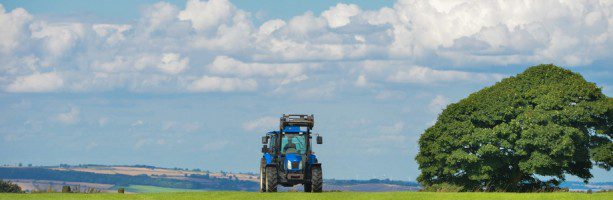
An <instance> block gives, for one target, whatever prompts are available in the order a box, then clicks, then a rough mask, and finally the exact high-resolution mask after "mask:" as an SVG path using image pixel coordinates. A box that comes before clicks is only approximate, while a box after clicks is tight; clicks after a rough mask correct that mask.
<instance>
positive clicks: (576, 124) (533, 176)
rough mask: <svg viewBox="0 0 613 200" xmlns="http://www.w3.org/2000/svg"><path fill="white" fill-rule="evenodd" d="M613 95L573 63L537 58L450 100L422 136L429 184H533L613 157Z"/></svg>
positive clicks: (612, 161) (528, 187)
mask: <svg viewBox="0 0 613 200" xmlns="http://www.w3.org/2000/svg"><path fill="white" fill-rule="evenodd" d="M612 120H613V99H612V98H609V97H607V96H606V95H604V94H603V93H602V91H601V89H600V88H598V87H597V86H596V85H595V84H594V83H590V82H587V81H586V80H585V79H583V77H582V76H581V75H579V74H577V73H573V72H571V71H570V70H566V69H563V68H560V67H557V66H554V65H551V64H550V65H538V66H533V67H530V68H528V69H526V70H525V71H524V72H522V73H520V74H518V75H516V76H514V77H509V78H506V79H503V80H502V81H500V82H498V83H496V84H495V85H493V86H491V87H487V88H484V89H482V90H480V91H478V92H475V93H473V94H471V95H470V96H468V97H467V98H465V99H462V100H460V101H459V102H457V103H454V104H450V105H449V106H447V108H445V109H444V110H443V112H442V113H441V114H440V115H439V116H438V119H437V122H436V123H435V124H434V125H433V126H432V127H430V128H428V129H427V130H426V131H425V132H424V133H423V134H422V135H421V137H420V139H419V153H418V154H417V156H416V160H417V162H418V164H419V169H420V170H421V174H420V176H419V177H418V178H417V181H419V182H420V183H421V184H422V185H424V186H432V185H435V184H443V183H445V184H454V185H459V186H462V187H463V188H464V190H466V191H532V190H535V189H537V188H542V187H544V186H552V185H553V186H557V185H558V184H559V182H561V181H564V180H565V175H568V174H571V175H575V176H577V177H580V178H582V179H583V180H584V181H585V182H587V181H588V180H589V179H590V178H592V174H591V173H590V169H591V168H592V166H593V165H597V166H599V167H602V168H605V169H607V170H610V168H611V165H613V142H612V138H613V136H612V134H613V131H612V127H613V123H612Z"/></svg>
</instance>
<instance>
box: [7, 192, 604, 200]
mask: <svg viewBox="0 0 613 200" xmlns="http://www.w3.org/2000/svg"><path fill="white" fill-rule="evenodd" d="M0 199H7V200H8V199H10V200H19V199H143V200H155V199H179V200H180V199H266V200H271V199H283V200H287V199H305V200H306V199H351V200H359V199H410V200H420V199H454V200H455V199H467V200H475V199H477V200H478V199H494V200H504V199H552V200H566V199H568V200H571V199H572V200H574V199H607V200H611V199H613V192H607V193H594V194H585V193H572V192H568V193H523V194H520V193H430V192H326V193H319V194H314V193H299V192H279V193H257V192H176V193H173V192H171V193H150V194H62V193H51V194H0Z"/></svg>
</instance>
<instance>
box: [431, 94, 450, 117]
mask: <svg viewBox="0 0 613 200" xmlns="http://www.w3.org/2000/svg"><path fill="white" fill-rule="evenodd" d="M448 104H449V99H447V97H445V96H443V95H436V97H434V99H432V100H431V101H430V103H429V104H428V109H429V110H430V112H432V113H439V112H441V111H442V110H443V109H444V108H445V107H446V106H447V105H448Z"/></svg>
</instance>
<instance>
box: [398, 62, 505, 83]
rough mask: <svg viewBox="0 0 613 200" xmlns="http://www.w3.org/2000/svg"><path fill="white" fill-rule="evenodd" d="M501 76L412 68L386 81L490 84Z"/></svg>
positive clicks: (400, 71)
mask: <svg viewBox="0 0 613 200" xmlns="http://www.w3.org/2000/svg"><path fill="white" fill-rule="evenodd" d="M503 77H504V75H501V74H485V73H470V72H462V71H454V70H435V69H430V68H427V67H420V66H414V67H412V68H410V69H408V70H402V69H401V70H398V71H396V72H395V73H394V74H392V75H390V76H389V77H388V78H387V79H388V80H389V81H391V82H397V83H418V84H428V83H438V82H457V81H481V82H490V81H498V80H500V79H502V78H503Z"/></svg>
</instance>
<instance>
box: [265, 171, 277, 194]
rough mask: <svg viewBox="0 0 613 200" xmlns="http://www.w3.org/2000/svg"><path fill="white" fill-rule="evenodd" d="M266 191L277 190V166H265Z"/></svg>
mask: <svg viewBox="0 0 613 200" xmlns="http://www.w3.org/2000/svg"><path fill="white" fill-rule="evenodd" d="M266 191H267V192H277V167H275V166H268V167H266Z"/></svg>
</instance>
